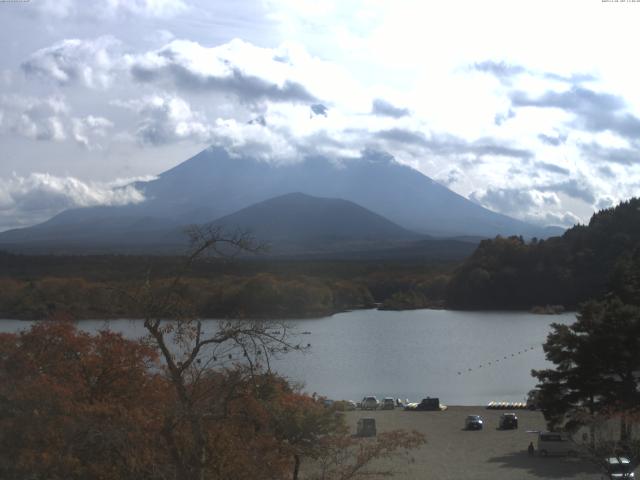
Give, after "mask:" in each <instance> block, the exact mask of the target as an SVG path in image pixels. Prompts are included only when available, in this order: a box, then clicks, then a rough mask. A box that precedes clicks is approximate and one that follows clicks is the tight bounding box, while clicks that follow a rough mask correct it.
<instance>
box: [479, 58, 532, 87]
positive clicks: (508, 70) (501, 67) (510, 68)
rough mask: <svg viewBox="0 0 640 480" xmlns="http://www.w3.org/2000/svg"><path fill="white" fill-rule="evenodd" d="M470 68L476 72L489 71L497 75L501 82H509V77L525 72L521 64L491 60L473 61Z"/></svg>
mask: <svg viewBox="0 0 640 480" xmlns="http://www.w3.org/2000/svg"><path fill="white" fill-rule="evenodd" d="M471 68H473V69H474V70H477V71H478V72H484V73H489V74H491V75H493V76H495V77H497V78H498V79H499V80H500V81H501V82H509V81H510V80H511V78H513V77H515V76H517V75H520V74H522V73H526V72H527V69H526V68H524V67H523V66H521V65H512V64H509V63H505V62H496V61H493V60H485V61H484V62H477V63H474V64H473V65H472V67H471Z"/></svg>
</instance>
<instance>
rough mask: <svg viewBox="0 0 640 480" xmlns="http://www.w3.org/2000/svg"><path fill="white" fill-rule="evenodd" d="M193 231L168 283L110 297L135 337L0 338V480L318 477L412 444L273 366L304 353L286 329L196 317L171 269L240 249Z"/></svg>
mask: <svg viewBox="0 0 640 480" xmlns="http://www.w3.org/2000/svg"><path fill="white" fill-rule="evenodd" d="M193 237H194V250H193V251H192V253H191V254H190V255H189V256H188V257H187V260H186V262H185V266H184V268H183V270H182V271H180V272H178V274H176V275H175V276H174V277H173V278H171V279H170V280H169V281H166V280H165V281H163V282H152V281H151V279H149V281H148V282H146V283H145V284H144V285H142V286H141V287H140V288H139V289H137V290H134V291H127V292H121V295H123V296H124V297H126V298H127V300H128V301H129V302H131V305H135V306H137V308H138V309H139V310H138V311H139V316H140V317H141V318H143V321H144V326H145V328H146V330H147V332H148V336H147V338H145V339H141V340H139V341H133V340H126V339H124V338H123V337H122V336H121V335H118V334H114V333H112V332H109V331H103V332H99V333H98V334H97V335H89V334H87V333H84V332H81V331H79V330H77V329H76V327H75V326H74V325H73V324H72V323H71V322H69V321H48V322H44V323H39V324H35V325H34V326H33V327H32V328H31V330H29V331H27V332H23V333H19V334H4V335H0V477H1V478H3V479H5V478H6V479H9V480H14V479H15V480H18V479H24V478H28V479H30V480H31V479H32V480H45V479H47V480H49V479H53V480H58V479H72V480H75V479H77V480H80V479H85V478H96V479H99V480H112V479H124V480H128V479H142V480H161V479H162V480H164V479H167V478H171V479H176V480H204V479H224V480H244V479H246V478H264V479H276V478H277V479H281V478H286V477H288V476H289V475H290V474H291V472H293V476H294V478H296V477H297V475H298V472H299V469H300V465H301V462H302V459H303V458H310V459H313V460H314V461H316V462H320V463H321V464H322V465H325V466H333V469H329V470H326V471H324V472H325V474H323V477H322V478H324V479H332V480H343V479H347V478H353V477H354V476H357V475H360V473H362V472H363V471H364V467H366V466H367V465H369V464H370V463H371V462H372V461H373V460H374V459H375V458H377V457H381V456H382V457H388V456H392V455H395V454H397V453H398V452H400V451H403V450H404V449H406V448H413V447H415V446H418V445H420V444H421V442H423V439H422V437H421V435H420V434H417V433H415V432H414V433H405V432H390V433H387V434H383V435H381V436H380V437H379V439H378V440H377V441H375V442H373V443H371V442H367V441H365V440H359V439H352V438H351V437H350V436H349V435H348V432H347V429H346V427H345V424H344V421H343V418H342V417H341V416H340V415H338V413H337V412H336V411H334V410H332V409H326V408H324V406H322V405H321V404H319V403H318V402H316V401H315V400H314V399H312V398H310V397H309V396H307V395H305V394H303V393H301V392H299V391H297V390H295V389H294V388H292V387H291V385H290V384H289V383H288V382H287V381H286V380H284V379H282V378H280V377H278V376H277V375H275V374H273V373H272V372H271V371H270V363H271V359H272V358H273V356H277V355H280V354H283V353H285V352H288V351H293V350H296V351H297V350H304V348H303V347H302V346H301V345H299V344H297V343H295V342H294V341H293V340H295V337H292V336H291V335H290V333H289V331H288V327H287V325H286V324H284V323H281V324H276V323H274V322H268V321H261V320H242V319H237V320H220V321H217V322H215V323H212V322H207V323H204V322H202V321H201V320H200V319H199V318H198V317H197V316H196V315H195V314H194V311H193V308H192V306H191V304H190V302H189V300H188V298H189V296H188V291H187V288H186V285H185V282H184V281H183V279H184V275H185V272H187V270H188V269H189V268H190V266H191V265H192V264H193V263H194V262H196V261H198V260H199V259H202V257H203V256H204V255H205V254H206V253H207V252H209V251H210V250H213V251H214V252H218V253H222V254H225V255H228V254H233V253H234V252H236V251H240V250H252V249H254V246H253V245H252V244H251V243H250V242H249V240H248V239H247V237H246V236H244V235H238V236H226V235H224V234H223V233H222V232H221V231H220V230H216V229H197V230H194V232H193ZM343 447H344V448H346V450H344V449H343ZM337 452H341V453H340V454H337ZM385 473H386V472H385Z"/></svg>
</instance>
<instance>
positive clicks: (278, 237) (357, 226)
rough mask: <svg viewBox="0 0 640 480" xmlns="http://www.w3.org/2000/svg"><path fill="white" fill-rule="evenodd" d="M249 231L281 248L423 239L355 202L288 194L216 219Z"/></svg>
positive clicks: (340, 247)
mask: <svg viewBox="0 0 640 480" xmlns="http://www.w3.org/2000/svg"><path fill="white" fill-rule="evenodd" d="M212 224H213V225H214V226H220V227H222V228H223V229H224V230H226V231H232V230H247V231H250V232H251V234H252V235H253V236H254V237H255V238H257V239H260V240H262V241H265V242H268V243H269V244H270V246H271V248H272V249H275V251H280V252H288V253H292V252H294V251H305V252H309V251H337V250H354V249H365V248H366V247H369V248H370V247H371V246H375V247H376V248H380V247H381V246H384V245H385V244H388V245H396V244H398V243H407V242H411V241H416V240H419V239H422V238H423V237H424V236H422V235H418V234H416V233H413V232H410V231H408V230H406V229H404V228H402V227H399V226H398V225H396V224H394V223H392V222H390V221H389V220H387V219H386V218H384V217H382V216H380V215H378V214H376V213H373V212H371V211H369V210H367V209H366V208H363V207H361V206H359V205H357V204H355V203H353V202H349V201H347V200H341V199H335V198H318V197H312V196H310V195H305V194H303V193H289V194H286V195H282V196H279V197H275V198H272V199H269V200H265V201H264V202H259V203H257V204H254V205H251V206H249V207H246V208H243V209H241V210H239V211H238V212H235V213H233V214H231V215H226V216H224V217H222V218H219V219H218V220H216V221H214V222H213V223H212Z"/></svg>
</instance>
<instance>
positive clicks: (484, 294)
mask: <svg viewBox="0 0 640 480" xmlns="http://www.w3.org/2000/svg"><path fill="white" fill-rule="evenodd" d="M639 253H640V199H638V198H634V199H631V200H629V201H627V202H623V203H621V204H620V205H618V206H617V207H615V208H610V209H606V210H602V211H600V212H598V213H596V214H594V215H593V216H592V217H591V220H590V222H589V224H588V225H586V226H585V225H577V226H575V227H573V228H571V229H569V230H567V232H565V234H564V235H562V237H555V238H550V239H549V240H546V241H545V240H540V241H536V242H532V243H526V242H525V241H523V239H522V238H518V237H511V238H496V239H494V240H484V241H482V242H481V243H480V245H479V246H478V248H477V250H476V251H475V252H474V253H473V255H472V256H471V257H470V258H469V259H467V260H466V261H465V263H464V264H463V265H462V266H461V267H459V268H458V269H457V271H456V272H455V274H454V276H453V278H452V279H451V281H450V283H449V286H448V290H447V305H448V306H449V307H452V308H464V309H475V308H479V309H485V308H504V309H510V308H514V309H522V308H525V309H529V308H531V307H533V306H536V305H564V306H565V307H566V308H575V307H576V306H577V305H578V304H579V303H580V302H583V301H585V300H587V299H589V298H595V297H599V296H601V295H603V294H604V293H606V292H607V291H608V290H609V289H610V288H611V285H612V280H614V277H615V274H616V272H617V271H618V270H620V269H625V268H627V266H628V265H629V264H630V262H631V259H632V258H633V257H634V255H635V256H637V255H638V254H639Z"/></svg>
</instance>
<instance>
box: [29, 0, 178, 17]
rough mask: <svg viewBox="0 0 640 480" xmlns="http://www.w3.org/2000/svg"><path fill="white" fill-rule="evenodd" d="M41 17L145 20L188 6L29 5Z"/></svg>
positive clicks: (139, 2)
mask: <svg viewBox="0 0 640 480" xmlns="http://www.w3.org/2000/svg"><path fill="white" fill-rule="evenodd" d="M33 3H34V8H35V9H36V11H37V12H39V13H40V14H41V15H43V16H53V17H56V18H59V19H71V18H76V19H78V20H87V19H100V20H104V19H105V18H108V19H115V18H117V17H121V18H124V17H128V16H131V15H135V16H141V17H145V18H149V19H151V18H160V19H162V18H165V19H166V18H170V17H173V16H176V15H178V14H181V13H183V12H186V11H187V10H188V9H189V7H188V5H187V4H186V3H185V2H184V1H183V0H93V1H91V2H87V1H85V0H42V1H39V2H33Z"/></svg>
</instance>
